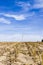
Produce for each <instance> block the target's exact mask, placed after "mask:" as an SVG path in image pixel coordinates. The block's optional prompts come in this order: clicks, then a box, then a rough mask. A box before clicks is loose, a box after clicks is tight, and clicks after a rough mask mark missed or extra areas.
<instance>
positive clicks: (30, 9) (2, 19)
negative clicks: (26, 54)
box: [0, 0, 43, 41]
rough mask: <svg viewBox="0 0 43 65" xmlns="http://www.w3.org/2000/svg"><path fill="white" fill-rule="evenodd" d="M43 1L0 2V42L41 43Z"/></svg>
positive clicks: (42, 36) (16, 0)
mask: <svg viewBox="0 0 43 65" xmlns="http://www.w3.org/2000/svg"><path fill="white" fill-rule="evenodd" d="M42 38H43V0H0V41H40V40H41V39H42Z"/></svg>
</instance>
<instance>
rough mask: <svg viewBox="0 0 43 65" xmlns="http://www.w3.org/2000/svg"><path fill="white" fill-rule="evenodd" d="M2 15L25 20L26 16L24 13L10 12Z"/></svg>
mask: <svg viewBox="0 0 43 65" xmlns="http://www.w3.org/2000/svg"><path fill="white" fill-rule="evenodd" d="M4 16H6V17H12V18H14V19H15V20H25V19H26V17H25V16H24V15H22V14H21V15H12V14H4Z"/></svg>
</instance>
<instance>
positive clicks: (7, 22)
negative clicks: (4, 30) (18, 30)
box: [0, 18, 11, 24]
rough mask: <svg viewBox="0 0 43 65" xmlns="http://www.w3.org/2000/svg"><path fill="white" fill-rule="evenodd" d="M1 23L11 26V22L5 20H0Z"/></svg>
mask: <svg viewBox="0 0 43 65" xmlns="http://www.w3.org/2000/svg"><path fill="white" fill-rule="evenodd" d="M0 23H5V24H11V22H10V21H9V20H7V19H5V18H0Z"/></svg>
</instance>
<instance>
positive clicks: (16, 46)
mask: <svg viewBox="0 0 43 65" xmlns="http://www.w3.org/2000/svg"><path fill="white" fill-rule="evenodd" d="M0 65H43V42H0Z"/></svg>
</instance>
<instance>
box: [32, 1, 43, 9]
mask: <svg viewBox="0 0 43 65" xmlns="http://www.w3.org/2000/svg"><path fill="white" fill-rule="evenodd" d="M34 1H35V2H34V5H33V8H43V0H34Z"/></svg>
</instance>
